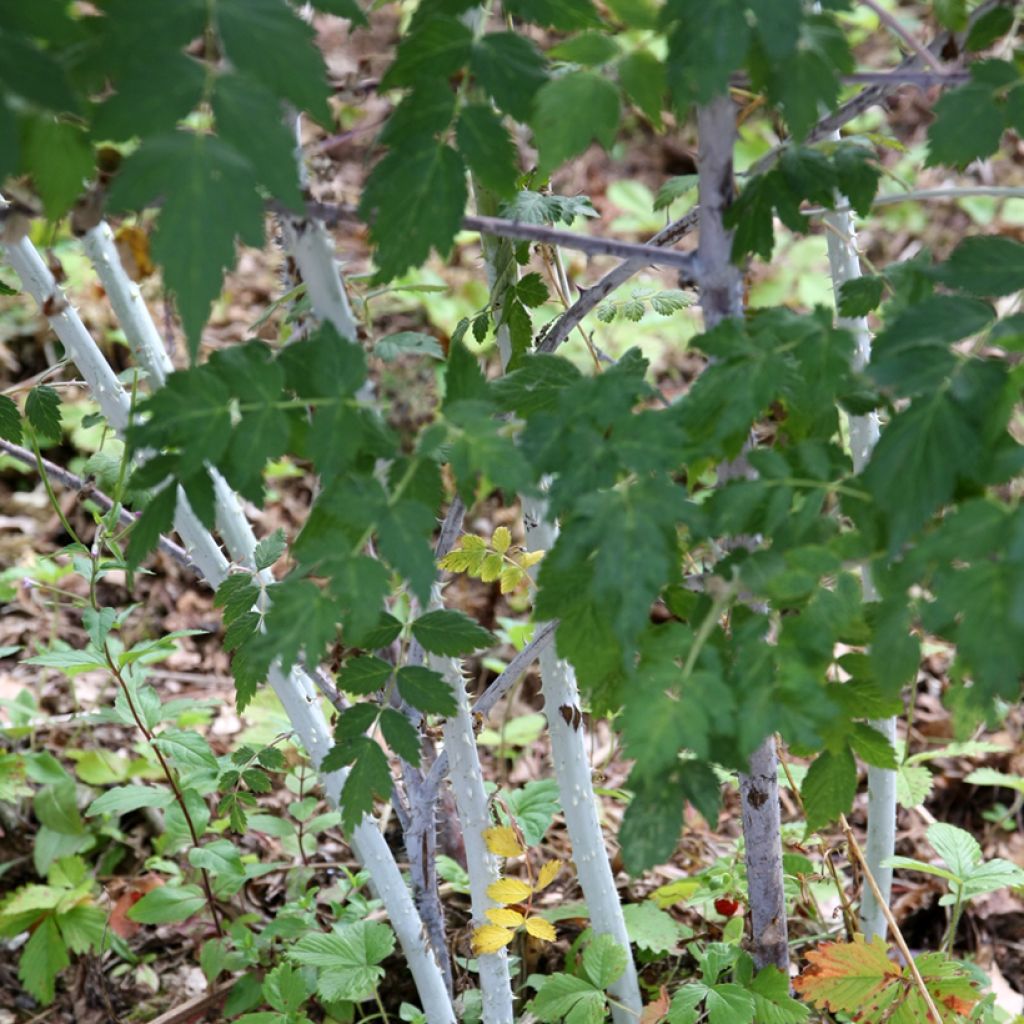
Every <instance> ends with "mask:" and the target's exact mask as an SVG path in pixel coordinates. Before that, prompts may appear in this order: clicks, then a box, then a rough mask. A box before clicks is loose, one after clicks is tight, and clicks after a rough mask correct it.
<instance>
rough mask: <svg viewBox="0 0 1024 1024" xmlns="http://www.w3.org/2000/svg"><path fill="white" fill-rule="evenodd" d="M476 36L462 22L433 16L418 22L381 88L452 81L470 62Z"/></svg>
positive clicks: (399, 45) (405, 40)
mask: <svg viewBox="0 0 1024 1024" xmlns="http://www.w3.org/2000/svg"><path fill="white" fill-rule="evenodd" d="M472 45H473V33H472V32H471V31H470V30H469V28H467V26H466V25H464V24H463V23H462V22H461V21H460V20H459V19H458V18H452V17H449V16H447V15H443V14H432V15H429V16H427V17H425V18H423V19H422V20H418V21H417V22H414V24H413V27H412V29H411V30H410V32H409V33H408V34H407V35H406V36H405V38H404V39H403V40H402V41H401V42H400V43H399V44H398V53H397V55H396V57H395V61H394V63H393V64H392V65H391V67H389V68H388V70H387V72H386V73H385V75H384V79H383V81H382V82H381V85H382V87H383V88H385V89H391V88H394V87H395V86H401V85H414V84H416V83H418V82H420V81H422V80H424V79H431V78H448V77H449V76H450V75H453V74H455V73H456V72H457V71H458V70H459V69H460V68H462V67H463V65H464V64H465V63H466V61H467V60H468V59H469V54H470V50H471V48H472Z"/></svg>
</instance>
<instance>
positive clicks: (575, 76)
mask: <svg viewBox="0 0 1024 1024" xmlns="http://www.w3.org/2000/svg"><path fill="white" fill-rule="evenodd" d="M566 111H572V112H573V116H572V117H566ZM530 127H532V128H533V136H534V139H535V140H536V143H537V148H538V150H539V151H540V153H539V158H538V171H539V173H541V174H543V175H546V174H550V172H551V171H553V170H554V169H555V168H556V167H558V166H559V165H560V164H562V163H564V162H565V161H566V160H568V159H569V158H570V157H574V156H578V155H579V154H580V153H582V152H583V151H584V150H585V149H586V148H587V147H588V146H589V145H590V143H591V142H592V141H593V140H595V139H596V140H597V141H598V142H600V143H601V144H602V145H603V146H604V147H605V148H608V147H610V146H611V144H612V143H613V142H614V141H615V133H616V130H617V129H618V127H619V91H618V89H616V88H615V86H614V85H613V84H612V83H611V82H609V81H608V79H607V78H604V77H603V76H601V75H599V74H597V73H596V72H594V71H572V72H570V73H569V74H567V75H563V76H562V77H561V78H555V79H552V80H551V81H550V82H547V83H546V84H545V85H543V86H542V87H541V88H540V89H539V90H538V91H537V95H536V97H535V99H534V110H533V115H532V116H531V118H530Z"/></svg>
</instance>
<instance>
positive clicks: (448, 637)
mask: <svg viewBox="0 0 1024 1024" xmlns="http://www.w3.org/2000/svg"><path fill="white" fill-rule="evenodd" d="M412 635H413V636H414V637H416V639H417V640H419V642H420V643H421V644H422V645H423V647H424V649H425V650H427V651H430V652H431V653H432V654H445V655H457V654H469V653H471V652H473V651H477V650H480V648H482V647H489V646H490V645H491V644H492V643H494V635H493V634H492V633H491V631H490V630H488V629H484V627H483V626H481V625H479V624H478V623H477V622H475V621H474V620H473V619H471V618H470V617H469V616H468V615H466V614H465V613H464V612H460V611H454V610H446V609H439V610H437V611H432V612H427V613H426V614H425V615H421V616H420V617H419V618H418V619H416V621H415V622H414V623H413V624H412Z"/></svg>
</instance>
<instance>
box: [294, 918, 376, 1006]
mask: <svg viewBox="0 0 1024 1024" xmlns="http://www.w3.org/2000/svg"><path fill="white" fill-rule="evenodd" d="M394 947H395V937H394V933H393V932H392V931H391V929H390V928H389V927H388V926H387V925H385V924H381V923H380V922H379V921H356V922H352V923H351V924H344V925H335V927H334V929H333V930H332V931H331V932H329V933H327V934H320V935H317V934H313V935H304V936H302V937H301V938H300V939H299V940H298V942H296V943H295V944H294V945H293V946H292V947H291V949H290V950H289V953H288V955H289V957H290V958H291V959H293V960H294V961H295V962H296V963H300V964H305V965H308V966H311V967H316V968H318V969H319V979H320V980H319V988H320V991H321V994H322V995H323V996H324V998H327V999H345V1000H350V1001H356V1002H358V1001H361V1000H363V999H366V998H369V997H370V996H372V995H373V992H374V991H375V990H376V988H377V986H378V985H379V983H380V980H381V979H382V978H383V976H384V971H383V968H381V967H379V966H378V964H380V962H381V961H382V960H384V958H385V957H387V956H388V955H389V954H390V953H391V951H392V950H393V949H394ZM328 993H329V994H328Z"/></svg>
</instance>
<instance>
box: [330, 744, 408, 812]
mask: <svg viewBox="0 0 1024 1024" xmlns="http://www.w3.org/2000/svg"><path fill="white" fill-rule="evenodd" d="M352 746H353V747H354V749H355V751H356V756H355V759H354V761H353V762H352V767H351V768H350V769H349V773H348V778H347V779H346V780H345V785H344V786H343V787H342V790H341V815H342V825H343V827H344V828H345V829H346V830H351V829H353V828H355V826H356V825H358V824H359V822H360V821H362V820H363V817H364V816H365V815H367V814H371V813H372V812H373V798H374V796H375V795H376V796H379V797H381V798H382V799H387V798H388V796H389V795H390V793H391V785H392V782H391V770H390V769H389V767H388V759H387V757H386V756H385V755H384V751H383V750H381V749H380V746H379V745H378V744H377V743H375V742H374V741H373V740H371V739H369V738H368V737H365V736H363V737H360V738H359V739H357V740H355V741H353V744H352ZM323 767H324V768H325V769H328V768H329V767H330V766H329V765H328V762H327V759H325V760H324V764H323Z"/></svg>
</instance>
